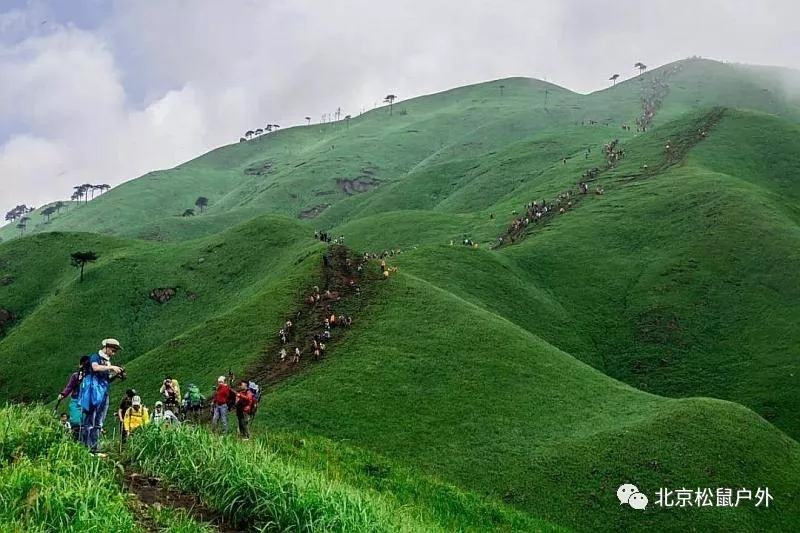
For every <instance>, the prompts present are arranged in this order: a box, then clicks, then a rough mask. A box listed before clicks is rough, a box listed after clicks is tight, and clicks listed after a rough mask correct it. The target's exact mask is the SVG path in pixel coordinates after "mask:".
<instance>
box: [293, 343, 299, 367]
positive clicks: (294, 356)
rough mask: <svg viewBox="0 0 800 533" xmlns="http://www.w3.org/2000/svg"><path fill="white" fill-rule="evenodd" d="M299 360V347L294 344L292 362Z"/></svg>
mask: <svg viewBox="0 0 800 533" xmlns="http://www.w3.org/2000/svg"><path fill="white" fill-rule="evenodd" d="M299 362H300V347H299V346H295V348H294V355H293V356H292V363H299Z"/></svg>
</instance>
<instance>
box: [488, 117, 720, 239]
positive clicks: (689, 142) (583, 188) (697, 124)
mask: <svg viewBox="0 0 800 533" xmlns="http://www.w3.org/2000/svg"><path fill="white" fill-rule="evenodd" d="M724 117H725V108H722V107H715V108H713V109H711V110H710V111H709V112H708V113H705V114H704V115H702V116H700V117H698V118H697V119H696V120H694V121H692V122H691V123H690V124H689V125H688V127H686V128H685V129H684V130H683V131H678V132H674V134H673V135H672V136H671V137H670V138H668V139H666V140H665V146H664V149H663V152H662V153H661V154H660V157H659V159H658V160H656V161H653V162H652V164H649V165H648V164H645V165H643V166H642V168H640V169H638V170H637V171H634V172H630V173H627V174H626V175H624V176H613V177H612V176H609V175H608V174H609V173H611V172H612V171H614V170H617V165H618V164H619V163H620V161H621V160H622V159H623V157H624V156H625V150H624V149H623V148H622V146H621V145H620V144H619V140H618V139H614V140H613V141H611V142H609V143H607V144H606V146H605V155H606V164H605V166H604V168H602V169H601V168H597V167H595V168H592V169H588V170H586V172H584V173H583V174H582V175H581V179H580V180H579V181H578V184H577V186H576V187H572V188H570V189H568V190H565V191H562V192H561V193H560V194H558V196H557V197H556V198H553V199H551V200H550V201H546V200H544V201H542V200H539V201H537V200H534V201H532V202H530V203H528V204H526V205H525V206H523V209H522V211H521V213H522V214H521V215H520V213H518V212H517V211H514V212H513V213H512V214H513V215H514V219H513V220H512V221H511V223H510V224H509V225H508V227H506V229H505V231H504V232H503V233H502V234H501V235H500V236H498V238H497V240H496V241H495V243H494V244H493V245H492V248H500V247H502V246H508V245H511V244H516V243H518V242H520V241H521V240H522V239H524V238H525V237H527V236H528V235H530V234H531V233H532V232H533V230H534V229H535V228H541V227H542V226H546V225H547V224H549V223H550V222H551V221H552V220H553V219H554V218H555V217H557V216H560V215H564V214H566V213H569V212H570V211H571V210H573V209H574V208H576V207H577V206H579V205H580V204H581V202H582V201H583V200H584V199H585V198H587V197H588V196H595V195H596V196H603V195H604V194H606V191H605V189H604V188H603V187H600V186H597V187H595V189H594V190H593V191H592V192H590V187H589V184H592V183H593V182H598V181H599V180H601V179H603V178H605V181H606V183H612V184H614V183H620V184H623V185H624V184H625V183H628V182H631V181H635V180H639V179H647V178H654V177H656V176H657V175H659V174H661V173H663V172H665V171H667V170H668V169H669V168H670V167H673V166H676V165H679V164H681V163H683V162H684V161H685V160H686V158H687V157H688V156H689V153H690V152H691V151H692V149H693V148H694V147H695V146H697V144H699V143H700V142H702V141H703V140H704V139H706V138H707V137H708V136H709V135H710V134H711V132H712V131H713V129H714V128H715V127H716V126H717V125H718V124H719V123H720V122H722V120H723V118H724ZM648 135H649V134H648ZM538 202H541V203H538Z"/></svg>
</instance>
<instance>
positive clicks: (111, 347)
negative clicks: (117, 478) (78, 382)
mask: <svg viewBox="0 0 800 533" xmlns="http://www.w3.org/2000/svg"><path fill="white" fill-rule="evenodd" d="M121 349H122V347H121V346H120V344H119V341H118V340H116V339H103V341H102V343H101V348H100V351H98V352H97V353H95V354H93V355H91V356H90V357H89V362H88V365H87V373H86V375H85V376H84V378H83V383H82V386H81V392H80V397H79V402H80V405H81V410H82V411H83V415H82V417H81V442H82V443H83V444H84V445H85V446H86V447H87V448H89V451H90V452H91V453H92V454H93V455H96V456H99V457H105V454H101V453H99V451H98V445H99V442H100V431H101V430H102V429H103V423H104V422H105V420H106V414H107V413H108V392H109V388H110V385H111V380H112V379H113V378H114V377H120V378H122V379H124V376H125V369H124V368H123V367H121V366H117V365H112V364H111V358H112V357H113V356H114V355H115V354H116V353H117V352H118V351H119V350H121Z"/></svg>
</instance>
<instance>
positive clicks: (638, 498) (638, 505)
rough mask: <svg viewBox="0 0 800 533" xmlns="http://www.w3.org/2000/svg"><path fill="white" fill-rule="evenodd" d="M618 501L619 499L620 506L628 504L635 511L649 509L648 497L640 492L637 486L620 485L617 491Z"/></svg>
mask: <svg viewBox="0 0 800 533" xmlns="http://www.w3.org/2000/svg"><path fill="white" fill-rule="evenodd" d="M617 499H619V504H620V505H622V504H623V503H627V504H628V505H630V506H631V507H633V508H634V509H644V508H645V507H647V496H645V495H644V494H642V493H641V492H639V489H637V488H636V485H631V484H630V483H626V484H624V485H620V487H619V488H618V489H617Z"/></svg>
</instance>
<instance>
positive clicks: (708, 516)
mask: <svg viewBox="0 0 800 533" xmlns="http://www.w3.org/2000/svg"><path fill="white" fill-rule="evenodd" d="M785 75H787V73H786V72H784V71H776V70H767V69H754V68H751V67H744V66H738V65H727V64H721V63H716V62H709V61H706V60H687V61H683V62H679V63H676V64H673V65H667V66H665V67H662V68H660V69H655V70H653V71H652V72H647V73H645V74H644V75H642V76H640V77H637V78H634V79H631V80H628V81H625V82H623V83H619V84H617V86H616V87H614V88H609V89H607V90H604V91H600V92H597V93H593V94H590V95H585V96H583V95H578V94H575V93H572V92H569V91H567V90H564V89H561V88H558V87H555V86H552V85H550V84H546V83H544V82H539V81H536V80H528V79H521V78H514V79H508V80H500V81H495V82H491V83H485V84H480V85H475V86H470V87H465V88H461V89H454V90H452V91H447V92H445V93H440V94H436V95H431V96H427V97H423V98H419V99H414V100H410V101H408V102H399V103H396V104H395V106H394V113H393V115H389V114H388V112H387V111H388V110H386V109H378V110H374V111H372V112H370V113H366V114H364V115H362V116H360V117H357V118H354V119H351V120H350V121H349V123H346V122H345V121H342V122H340V123H335V124H325V125H314V126H305V127H297V128H290V129H287V130H286V131H280V132H278V133H273V134H270V135H266V136H263V137H260V138H258V139H255V140H252V141H248V142H243V143H239V144H236V145H232V146H227V147H222V148H220V149H218V150H215V151H213V152H210V153H209V154H206V155H204V156H202V157H200V158H197V159H195V160H193V161H190V162H187V163H185V164H183V165H180V166H179V167H177V168H175V169H172V170H168V171H159V172H154V173H151V174H148V175H146V176H144V177H142V178H139V179H137V180H134V181H131V182H128V183H126V184H124V185H121V186H119V187H116V188H114V189H112V190H111V191H109V192H108V193H106V194H103V195H102V196H100V197H98V198H96V199H94V200H92V201H90V202H88V204H85V205H75V206H72V207H70V209H69V211H67V212H65V213H61V214H58V215H55V216H54V217H53V218H52V220H51V222H50V223H48V224H44V223H42V222H41V221H39V220H38V219H41V217H37V216H36V214H34V215H33V216H32V220H31V223H30V224H29V227H28V230H27V236H25V237H24V238H11V237H13V236H14V235H15V234H19V231H18V230H17V229H16V228H8V227H6V228H3V229H2V230H0V231H1V232H2V237H3V238H4V239H6V241H5V242H3V243H2V244H0V280H4V281H1V282H0V308H3V309H6V310H8V311H9V312H10V314H11V317H12V320H10V321H7V323H6V324H5V326H4V329H5V330H6V333H5V336H3V337H2V338H0V399H7V398H14V399H20V398H27V399H30V398H37V397H40V396H42V395H43V396H45V397H48V398H52V397H53V396H54V395H55V394H56V393H57V392H58V390H59V388H60V387H61V386H62V385H63V382H64V381H65V380H66V377H67V376H68V374H69V371H70V369H71V368H72V367H73V366H74V364H75V361H76V360H77V358H78V356H80V355H81V354H83V353H86V352H88V351H90V350H94V349H96V348H99V346H97V343H98V341H99V340H100V339H102V338H104V337H107V336H114V337H117V338H119V339H120V340H121V341H122V343H123V346H124V347H125V349H124V351H123V352H122V354H121V357H120V360H121V361H122V362H123V363H124V364H125V366H126V368H127V369H128V371H129V374H130V376H131V377H130V379H129V382H128V383H129V384H130V386H134V387H136V388H137V389H138V390H139V391H140V392H141V393H142V394H143V396H144V398H145V400H146V401H147V402H152V401H155V399H156V397H157V390H158V384H159V382H160V381H161V379H163V377H164V375H165V374H167V373H169V374H173V375H175V376H176V377H178V379H180V380H181V382H182V383H187V382H189V381H194V382H198V383H202V384H203V387H204V388H205V387H207V386H209V385H210V384H211V383H213V381H214V378H215V377H216V376H217V375H219V374H225V373H227V371H228V370H229V369H232V370H234V371H235V372H236V373H237V374H241V373H242V372H244V371H245V370H246V369H252V368H253V365H254V364H261V365H264V364H266V365H273V364H274V363H275V359H274V356H275V352H276V351H277V349H278V341H277V339H276V332H277V330H278V328H279V327H280V325H281V324H282V323H283V321H284V320H286V319H287V318H289V317H290V316H293V315H294V313H295V312H296V311H297V310H298V309H302V308H303V304H302V299H303V298H304V297H305V296H306V295H307V294H308V291H309V289H310V287H311V286H313V285H315V284H318V285H321V286H323V287H324V283H325V279H324V275H323V272H322V270H321V265H322V256H323V254H324V253H326V252H325V246H324V245H323V244H322V243H321V242H319V241H318V240H315V239H314V237H313V232H314V229H315V228H317V229H324V230H326V231H330V233H331V234H332V235H334V236H339V235H343V236H345V242H346V243H347V245H348V246H350V247H351V248H352V249H354V250H357V251H370V252H381V251H384V250H395V251H396V250H401V251H402V253H399V254H395V255H393V256H392V257H391V258H390V259H389V262H390V264H392V265H395V266H397V267H398V268H399V271H398V272H397V273H395V274H393V275H392V276H391V277H390V278H388V279H386V280H383V279H378V282H377V284H370V285H368V286H366V285H365V287H364V289H365V290H364V291H363V295H362V297H361V298H360V299H359V300H357V302H355V303H352V304H348V305H350V306H351V307H350V308H351V309H352V310H353V311H354V313H355V325H354V326H353V328H352V329H350V330H349V331H348V332H347V334H346V335H344V337H343V338H342V339H341V341H340V342H338V343H336V344H335V345H333V347H332V348H331V351H330V353H329V354H328V355H327V356H326V358H325V359H324V360H323V361H321V362H319V363H314V364H311V365H309V366H307V367H306V368H305V370H304V371H302V372H300V373H297V374H295V375H293V376H292V377H290V378H289V379H286V380H284V381H278V382H277V384H276V385H275V386H274V387H272V388H271V389H270V391H269V395H268V397H267V399H266V400H265V402H264V407H263V408H262V412H263V415H259V417H260V421H259V423H260V425H261V427H260V429H261V430H262V431H264V430H266V432H267V435H268V437H267V441H268V442H269V439H270V437H269V435H271V434H273V433H271V432H275V431H276V430H289V431H299V432H302V433H303V434H306V435H312V436H314V437H313V438H317V437H320V438H330V439H333V440H336V441H344V442H346V443H347V444H348V445H349V446H353V447H354V448H355V449H359V450H365V453H372V452H377V453H379V454H383V455H384V456H386V457H389V458H391V460H393V461H398V463H402V464H404V465H408V468H414V469H419V470H420V471H421V472H423V473H424V474H425V475H432V476H436V477H438V478H440V479H442V480H443V481H444V482H446V483H452V484H455V485H456V486H458V487H459V488H460V489H463V490H466V491H471V492H473V493H475V494H477V495H478V496H476V497H479V498H480V497H483V496H485V495H486V496H489V497H490V498H491V499H493V500H502V501H504V502H505V503H506V504H511V505H513V506H514V507H515V508H516V509H517V510H518V511H520V512H522V513H525V514H527V515H528V516H531V517H534V519H533V520H534V521H533V522H531V523H530V524H538V523H539V522H537V520H543V521H545V522H541V523H542V524H546V523H552V524H557V525H559V526H563V527H566V528H569V529H574V530H577V531H619V530H623V529H632V530H634V531H639V530H654V529H658V530H662V531H686V530H698V531H706V530H726V531H732V530H735V531H764V530H767V531H779V530H791V529H792V527H793V525H794V524H795V523H796V522H797V520H798V519H800V496H798V494H797V491H796V487H797V486H799V485H800V474H798V472H800V445H799V444H798V439H800V415H798V414H797V413H798V412H800V400H798V394H797V392H798V389H799V388H800V387H798V381H797V380H798V378H800V361H798V360H797V357H796V354H797V353H798V350H800V333H798V330H797V328H796V327H794V324H796V323H797V322H798V320H800V308H798V306H797V302H798V301H800V279H798V277H797V274H796V273H797V272H798V271H800V253H798V251H797V250H799V249H800V207H799V206H800V204H798V201H797V200H798V198H797V196H798V193H797V190H796V188H795V187H793V186H794V185H796V184H797V179H798V175H800V164H799V163H798V162H797V161H798V155H800V126H798V124H797V119H798V118H800V105H798V102H797V100H796V98H794V97H793V96H792V95H791V94H788V93H786V94H784V93H782V92H781V87H782V85H781V82H782V77H783V76H785ZM499 84H503V85H504V89H503V93H502V95H501V93H500V91H499V89H498V85H499ZM654 91H655V92H654ZM545 97H546V98H547V104H546V106H545ZM643 97H644V98H645V99H646V100H647V101H648V102H651V103H652V102H654V99H655V100H657V102H655V104H653V106H654V107H652V109H655V115H654V116H653V117H652V120H650V122H648V123H647V124H646V129H647V131H646V132H637V131H636V129H635V127H634V128H632V130H631V131H628V130H623V129H622V128H621V125H623V124H629V125H635V124H636V120H637V117H639V118H640V119H641V116H642V113H643V103H642V98H643ZM712 106H714V107H712ZM720 106H724V107H720ZM612 139H619V141H620V144H619V146H620V147H621V148H622V149H624V157H622V159H620V160H619V162H618V163H616V164H615V165H613V167H612V168H606V162H605V157H604V154H603V146H604V144H606V143H608V142H609V141H611V140H612ZM668 145H669V147H670V148H667V146H668ZM595 167H596V168H598V169H599V172H598V175H597V177H596V179H595V178H592V180H591V182H590V185H591V189H592V190H594V188H595V186H597V185H601V186H603V187H604V189H605V194H603V195H596V194H588V195H580V194H577V189H576V184H577V182H578V181H580V180H581V179H585V178H582V177H581V176H582V175H583V174H584V173H585V172H586V171H588V170H589V169H592V168H595ZM566 191H571V197H570V198H571V202H572V205H571V206H570V207H569V208H568V209H567V210H566V212H565V213H564V214H560V215H559V214H556V215H555V216H552V217H550V218H549V219H548V220H547V222H546V223H543V224H532V225H531V226H530V227H529V230H528V231H527V234H526V235H525V237H524V238H523V239H522V240H520V241H518V242H516V243H515V244H513V245H506V246H502V247H494V246H493V245H495V244H496V243H497V238H498V237H499V236H500V235H501V234H503V232H504V231H505V230H506V228H507V227H508V225H509V224H510V223H511V222H512V220H513V219H514V217H515V216H518V215H515V214H513V213H516V212H524V210H525V205H526V204H528V203H529V202H532V201H533V200H537V201H541V200H546V201H548V202H553V201H554V200H555V199H556V197H557V196H558V195H559V194H562V193H565V192H566ZM198 196H205V197H207V198H209V200H210V203H209V207H208V209H207V211H206V212H204V213H202V214H199V213H198V214H196V215H195V216H192V217H183V216H180V215H181V213H182V212H183V211H184V210H185V209H187V208H191V207H193V204H194V200H195V199H196V198H197V197H198ZM51 230H57V231H51ZM465 237H468V238H470V239H472V240H474V241H475V242H477V243H478V245H479V246H478V248H477V249H470V248H467V247H464V246H462V245H461V244H460V243H461V241H462V239H464V238H465ZM451 243H452V245H451ZM78 250H93V251H95V252H97V253H98V254H99V256H100V257H99V261H98V262H97V263H96V264H90V265H88V266H87V267H86V273H85V279H84V281H83V282H80V281H78V274H77V271H76V269H74V268H73V267H71V266H70V264H69V255H70V253H72V252H74V251H78ZM377 268H378V267H377V264H376V263H375V262H373V263H371V264H370V265H369V267H368V270H369V271H370V272H372V273H373V274H374V273H375V271H376V269H377ZM376 277H377V276H376ZM163 288H169V289H172V290H173V291H174V294H173V295H172V298H171V299H170V300H169V301H166V302H163V303H159V302H157V301H156V300H155V299H153V298H152V297H151V291H153V290H154V289H163ZM2 316H3V315H2V314H0V317H2ZM337 332H338V330H337ZM337 334H338V333H337ZM337 341H338V339H337ZM270 357H272V360H271V361H272V362H269V361H270ZM263 370H264V372H265V373H266V372H268V371H269V370H270V368H264V369H263ZM126 386H128V385H123V386H121V387H117V389H118V391H117V392H119V390H121V389H122V388H123V387H126ZM281 434H282V433H281ZM274 438H279V437H274ZM626 482H632V483H635V484H637V485H638V486H639V488H640V489H642V490H643V491H644V492H645V493H646V494H647V496H648V498H649V499H650V506H649V507H648V509H647V510H646V511H643V512H642V511H636V510H633V509H631V508H630V507H628V506H620V505H619V502H618V501H617V498H616V489H617V487H618V486H619V485H621V484H623V483H626ZM662 487H664V488H669V489H672V490H675V489H680V488H683V487H686V488H690V487H691V488H693V489H697V488H712V489H716V488H718V487H732V488H750V489H752V490H754V491H755V489H757V488H758V487H769V489H770V493H771V494H772V495H773V497H774V502H772V504H771V506H770V508H769V509H761V508H756V507H754V506H753V505H745V506H741V507H737V508H732V509H727V508H725V509H723V508H706V509H697V508H691V509H662V508H659V507H658V506H656V505H655V500H656V491H657V490H658V489H659V488H662ZM426 501H429V500H426ZM431 505H433V504H431ZM437 520H438V519H437ZM521 523H523V522H519V524H521ZM460 524H461V525H460V526H459V527H463V522H461V523H460ZM482 524H483V523H482ZM475 527H476V529H478V530H480V529H483V528H485V524H484V525H483V526H477V525H476V526H475ZM504 527H506V528H508V527H509V526H504ZM517 527H521V528H523V529H524V528H527V527H531V528H535V527H538V526H533V525H526V526H517ZM513 528H514V526H511V529H513Z"/></svg>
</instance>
